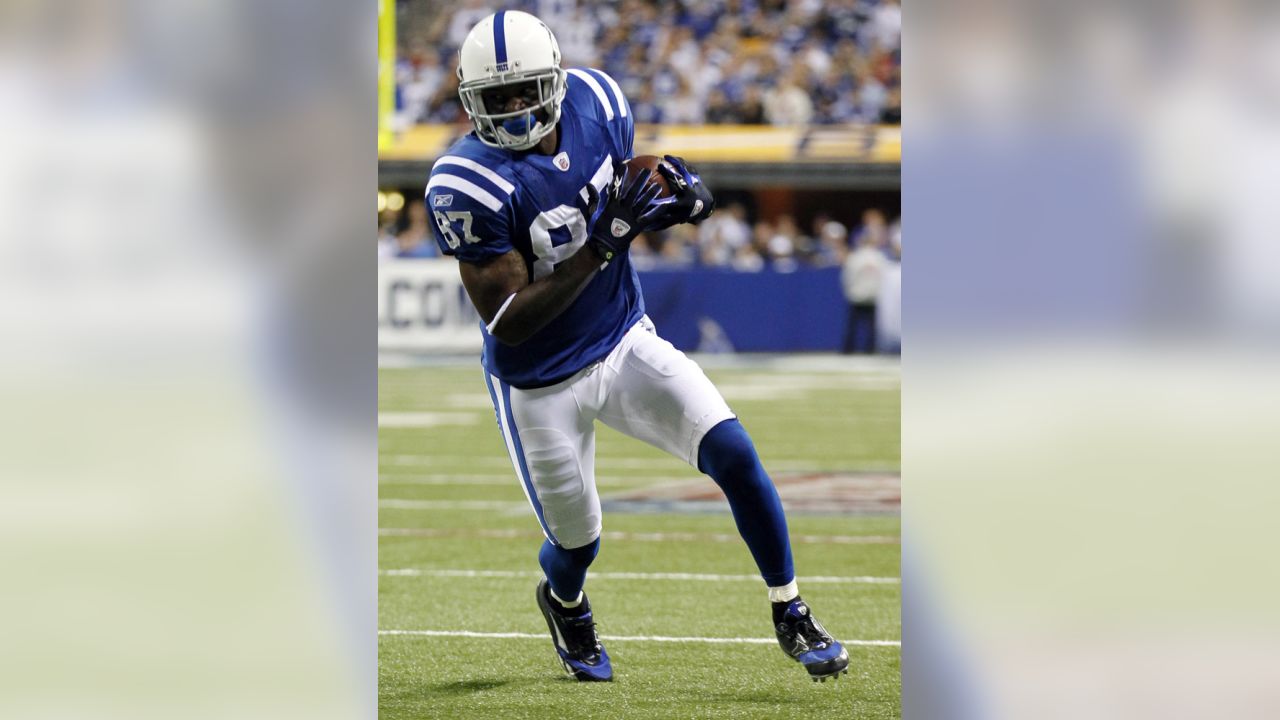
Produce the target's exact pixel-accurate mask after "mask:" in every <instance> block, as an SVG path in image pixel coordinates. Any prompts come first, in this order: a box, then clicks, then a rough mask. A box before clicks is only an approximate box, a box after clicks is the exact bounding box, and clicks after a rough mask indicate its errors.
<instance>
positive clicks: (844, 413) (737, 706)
mask: <svg viewBox="0 0 1280 720" xmlns="http://www.w3.org/2000/svg"><path fill="white" fill-rule="evenodd" d="M858 367H860V366H853V365H850V366H849V367H847V368H843V369H841V368H838V367H836V368H833V367H820V368H819V369H817V370H814V369H812V368H805V369H803V370H801V369H795V368H793V369H779V368H778V367H776V366H768V365H762V366H759V367H744V368H724V369H714V368H713V369H708V371H707V374H708V375H709V376H711V379H712V380H713V381H715V382H716V384H717V385H718V386H720V387H721V389H722V391H723V392H724V394H725V397H726V398H727V399H728V400H729V403H730V405H731V406H732V407H733V408H734V410H735V411H736V412H737V413H738V414H739V416H740V418H741V419H742V422H743V424H744V425H745V426H746V427H747V429H748V430H749V431H751V433H752V436H753V437H754V439H755V441H756V443H757V446H758V447H759V450H760V454H761V457H762V458H763V460H764V463H765V467H766V468H768V469H769V471H770V473H771V474H772V475H774V477H775V479H776V478H780V477H783V476H786V475H787V474H789V473H840V472H851V471H868V470H876V471H891V472H897V470H898V467H899V465H898V456H899V389H898V371H897V367H896V366H895V365H874V366H871V367H870V368H867V367H865V366H861V369H857V368H858ZM784 368H785V365H784ZM379 403H380V411H381V417H380V427H379V433H378V434H379V458H380V461H379V474H380V482H379V498H380V511H379V512H380V528H381V529H380V543H379V545H380V552H379V567H380V569H381V573H382V575H381V577H380V578H379V623H378V624H379V628H380V637H379V679H380V687H379V707H380V715H379V716H380V718H382V719H383V720H393V719H408V718H414V719H417V718H573V719H575V720H576V719H578V718H583V719H586V718H610V719H612V718H643V719H644V720H655V719H657V718H819V717H820V718H834V717H840V718H845V717H850V718H896V717H899V716H900V715H901V710H900V702H899V691H900V686H901V683H900V680H899V656H900V652H899V648H898V647H897V646H896V645H894V644H888V645H870V644H869V645H855V644H852V643H855V642H859V641H891V642H894V643H896V641H898V640H899V639H900V627H901V625H900V615H899V598H900V586H899V584H898V583H897V581H896V579H897V578H898V576H899V563H898V559H899V530H900V524H899V518H898V517H897V515H896V514H862V515H850V514H843V515H831V514H823V515H797V514H792V515H790V516H789V522H790V529H791V535H792V538H793V550H794V554H795V559H796V568H797V572H798V574H799V581H800V587H801V592H802V593H803V595H804V597H805V598H806V600H808V601H809V602H810V604H811V605H812V606H813V608H814V610H815V614H816V615H817V616H818V617H819V618H820V619H821V620H822V621H823V623H824V624H825V625H826V627H827V629H828V630H829V631H830V632H831V633H832V634H833V635H835V636H836V637H837V638H839V639H841V640H843V641H846V642H847V643H848V644H849V654H850V658H851V663H850V671H849V674H848V675H845V676H843V677H842V678H841V679H840V680H839V682H838V683H832V682H827V683H822V684H818V683H813V682H811V681H810V680H809V679H808V678H807V677H806V675H805V673H804V670H803V668H801V667H800V666H799V665H798V664H796V663H795V662H793V661H791V660H790V659H788V658H787V657H786V656H785V655H783V654H782V652H781V651H780V650H779V649H778V647H777V645H776V644H764V643H752V642H749V641H750V640H753V639H769V638H771V637H772V627H771V624H770V617H769V605H768V601H767V598H766V597H765V594H764V584H763V583H762V582H761V581H760V580H759V578H758V576H756V570H755V565H754V564H753V563H752V561H751V557H750V555H749V554H748V552H747V550H746V547H745V546H744V545H743V544H742V543H741V542H740V541H738V540H737V536H736V530H735V529H734V526H733V520H732V518H731V517H730V516H729V515H728V513H727V511H726V512H723V513H720V512H710V513H699V514H674V513H668V514H653V513H638V512H627V511H626V506H621V507H618V508H614V509H610V506H609V504H608V503H609V498H610V496H611V495H616V494H618V493H623V492H628V491H632V490H636V489H639V488H643V487H646V486H653V485H664V484H665V485H669V484H671V483H673V482H681V481H692V480H695V479H697V478H699V477H700V476H699V475H698V474H697V472H696V471H695V470H693V469H692V468H689V467H688V466H687V465H684V464H683V463H681V462H680V461H677V460H675V459H672V458H670V457H668V456H666V455H664V454H662V453H661V452H659V451H657V450H654V449H652V448H650V447H648V446H646V445H644V444H642V443H640V442H638V441H635V440H632V439H630V438H627V437H624V436H622V435H619V434H618V433H616V432H614V431H612V430H610V429H608V428H606V427H604V426H602V425H598V426H597V427H598V429H597V433H598V436H597V453H598V455H597V459H598V464H597V480H598V483H599V487H600V493H601V496H602V499H603V500H604V501H605V502H606V512H605V518H604V531H605V536H604V540H603V542H602V546H601V551H600V556H599V558H598V559H597V560H596V562H595V563H594V564H593V565H592V568H591V575H589V576H588V580H587V589H588V592H589V593H590V595H591V603H592V606H593V609H594V610H595V614H596V618H597V622H598V626H599V631H600V633H601V635H602V636H603V638H604V641H605V645H606V647H608V649H609V653H610V655H611V656H612V658H613V665H614V674H615V680H614V682H613V683H607V684H603V683H602V684H579V683H576V682H574V681H572V680H570V679H569V678H568V677H567V676H566V675H565V674H564V672H563V671H562V670H561V669H560V666H559V663H558V662H557V660H556V658H555V651H554V650H553V648H552V645H551V640H550V637H549V636H547V635H546V625H545V624H544V622H543V620H542V616H541V615H540V614H539V612H538V609H537V606H536V605H535V602H534V594H533V590H534V585H535V584H536V582H537V578H538V577H539V576H540V571H539V568H538V564H537V558H536V555H537V550H538V547H539V545H540V542H541V538H542V535H541V532H540V530H539V527H538V522H537V519H536V518H535V517H534V515H533V511H532V510H531V509H530V508H529V506H528V502H527V500H526V499H525V497H524V494H523V492H522V491H521V489H520V486H519V485H518V483H517V480H516V479H515V476H514V474H513V473H512V471H511V469H510V465H509V463H508V461H507V459H506V450H505V447H504V445H503V443H502V441H501V439H500V436H499V434H498V430H497V426H496V424H495V422H494V416H493V410H492V407H491V406H490V405H489V399H488V394H487V391H486V390H485V386H484V382H483V379H482V376H481V374H480V370H479V368H478V366H470V365H462V366H444V367H440V366H433V367H420V368H404V369H389V368H386V369H383V370H381V371H380V373H379ZM705 482H707V483H709V482H710V481H709V480H706V481H705ZM660 573H690V574H693V577H692V578H689V577H686V578H683V579H677V578H666V577H645V576H648V575H651V574H660ZM636 575H640V576H641V577H636ZM726 576H727V577H726ZM806 576H822V579H824V580H825V582H816V580H817V579H818V578H815V582H811V583H806V582H805V577H806ZM424 631H426V632H443V633H453V634H452V635H444V636H441V635H426V634H400V633H415V632H419V633H420V632H424ZM460 632H472V633H485V634H495V633H509V634H512V636H511V637H480V638H476V637H460V636H457V633H460ZM525 635H531V636H533V637H525ZM657 637H665V638H682V640H680V641H662V640H657V639H654V638H657ZM610 638H614V639H612V640H611V639H610ZM713 638H727V639H734V640H733V641H732V642H726V643H711V642H707V641H706V639H713Z"/></svg>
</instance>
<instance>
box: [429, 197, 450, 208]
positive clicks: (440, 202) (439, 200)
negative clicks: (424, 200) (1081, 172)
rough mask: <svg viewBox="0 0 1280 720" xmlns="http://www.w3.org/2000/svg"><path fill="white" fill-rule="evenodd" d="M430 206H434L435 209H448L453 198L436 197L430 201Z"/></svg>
mask: <svg viewBox="0 0 1280 720" xmlns="http://www.w3.org/2000/svg"><path fill="white" fill-rule="evenodd" d="M431 204H432V205H435V206H436V207H449V206H450V205H452V204H453V196H452V195H437V196H436V199H435V200H432V201H431Z"/></svg>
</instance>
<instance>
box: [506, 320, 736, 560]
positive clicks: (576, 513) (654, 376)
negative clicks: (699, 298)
mask: <svg viewBox="0 0 1280 720" xmlns="http://www.w3.org/2000/svg"><path fill="white" fill-rule="evenodd" d="M485 381H486V383H487V384H488V386H489V395H490V397H491V398H492V399H493V404H494V410H495V411H496V413H497V416H498V425H499V426H500V427H501V429H502V438H503V440H504V441H505V442H506V445H507V452H508V453H509V454H510V456H511V464H512V465H513V466H514V467H515V471H516V475H517V476H518V477H519V478H520V481H521V485H522V486H523V487H524V491H525V495H526V496H528V498H529V503H530V504H531V505H533V511H534V513H536V514H537V516H538V521H539V522H540V523H541V524H542V531H543V532H544V533H545V534H546V536H547V539H548V540H550V541H551V542H553V543H555V544H557V545H559V546H561V547H564V548H577V547H582V546H584V545H589V544H591V543H592V542H593V541H595V539H596V538H598V537H599V536H600V527H601V526H600V496H599V494H598V493H597V492H596V476H595V450H596V433H595V422H596V420H599V421H600V422H603V423H604V424H605V425H608V426H609V427H611V428H613V429H615V430H618V431H619V432H622V433H624V434H626V435H630V436H631V437H633V438H636V439H638V440H643V441H645V442H647V443H649V444H650V445H653V446H654V447H657V448H660V449H662V450H665V451H667V452H668V453H670V454H672V455H674V456H676V457H678V458H680V459H681V460H684V461H685V462H687V463H689V464H690V465H692V466H693V467H695V468H696V467H697V466H698V445H699V444H700V443H701V442H702V438H703V436H704V435H706V434H707V431H708V430H710V429H711V428H713V427H715V426H716V425H718V424H719V423H721V422H723V421H724V420H728V419H730V418H732V417H734V414H733V411H731V410H730V409H729V406H728V405H727V404H726V403H725V401H724V398H723V397H721V396H720V391H719V390H716V387H715V386H714V385H712V384H711V381H710V380H708V379H707V376H706V375H705V374H704V373H703V372H702V368H700V367H698V364H697V363H695V362H694V361H692V360H690V359H689V358H688V357H687V356H686V355H685V354H684V353H682V352H680V351H679V350H677V349H675V347H673V346H672V345H671V343H669V342H667V341H666V340H663V339H662V338H660V337H658V336H657V334H656V333H655V332H654V327H653V323H652V322H650V320H649V318H648V317H644V318H642V319H641V320H640V322H638V323H636V325H635V326H633V327H632V328H631V329H630V330H629V331H627V334H626V335H624V336H623V338H622V341H621V342H619V343H618V345H617V347H615V348H614V349H613V350H612V351H611V352H610V353H609V355H608V356H607V357H605V358H604V359H603V360H601V361H600V362H598V363H595V364H594V365H591V366H589V367H587V368H584V369H583V370H580V371H579V372H578V373H577V374H575V375H574V376H573V377H570V378H569V379H567V380H564V381H562V382H559V383H557V384H555V385H552V386H550V387H545V388H537V389H534V390H521V389H520V388H514V387H511V386H510V385H508V384H506V383H504V382H502V381H501V380H499V379H498V378H497V377H496V376H494V375H491V374H489V373H488V372H487V371H486V372H485Z"/></svg>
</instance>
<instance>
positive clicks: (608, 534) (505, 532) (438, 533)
mask: <svg viewBox="0 0 1280 720" xmlns="http://www.w3.org/2000/svg"><path fill="white" fill-rule="evenodd" d="M378 534H379V535H382V536H384V537H424V538H441V537H468V538H471V537H474V538H498V539H507V538H540V537H542V533H540V532H538V531H536V530H516V529H514V528H379V529H378ZM601 537H602V538H604V539H605V540H624V541H625V540H632V541H638V542H722V543H740V542H742V538H741V537H739V536H737V535H731V534H729V533H692V532H647V533H637V532H627V531H625V530H605V531H604V532H603V533H601ZM791 542H792V543H793V544H794V543H799V544H803V545H897V544H898V543H900V542H902V538H900V537H898V536H896V535H792V536H791Z"/></svg>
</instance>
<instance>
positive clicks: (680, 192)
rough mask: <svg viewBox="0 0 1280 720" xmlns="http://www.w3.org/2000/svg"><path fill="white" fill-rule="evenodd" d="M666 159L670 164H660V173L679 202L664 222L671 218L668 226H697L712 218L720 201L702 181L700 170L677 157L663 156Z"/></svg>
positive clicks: (670, 209) (674, 205)
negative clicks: (684, 223) (682, 224)
mask: <svg viewBox="0 0 1280 720" xmlns="http://www.w3.org/2000/svg"><path fill="white" fill-rule="evenodd" d="M662 159H663V160H666V161H667V162H666V163H665V164H663V163H659V164H658V172H660V173H662V177H663V178H665V179H666V181H667V186H668V187H670V188H671V193H672V195H673V196H674V197H675V199H676V201H675V203H673V204H672V206H671V207H670V208H668V209H667V210H665V211H664V213H663V215H664V219H668V218H669V219H671V223H670V224H669V225H668V226H667V227H670V225H675V224H677V223H682V222H690V223H693V224H694V225H697V224H698V223H700V222H702V221H703V220H706V219H707V218H709V217H711V213H713V212H715V209H716V199H715V198H714V197H712V196H711V191H710V190H708V189H707V185H706V183H704V182H702V178H700V177H698V170H697V168H695V167H693V166H692V165H690V164H689V163H687V162H685V160H684V158H679V157H676V156H675V155H663V156H662ZM667 165H670V167H667Z"/></svg>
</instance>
